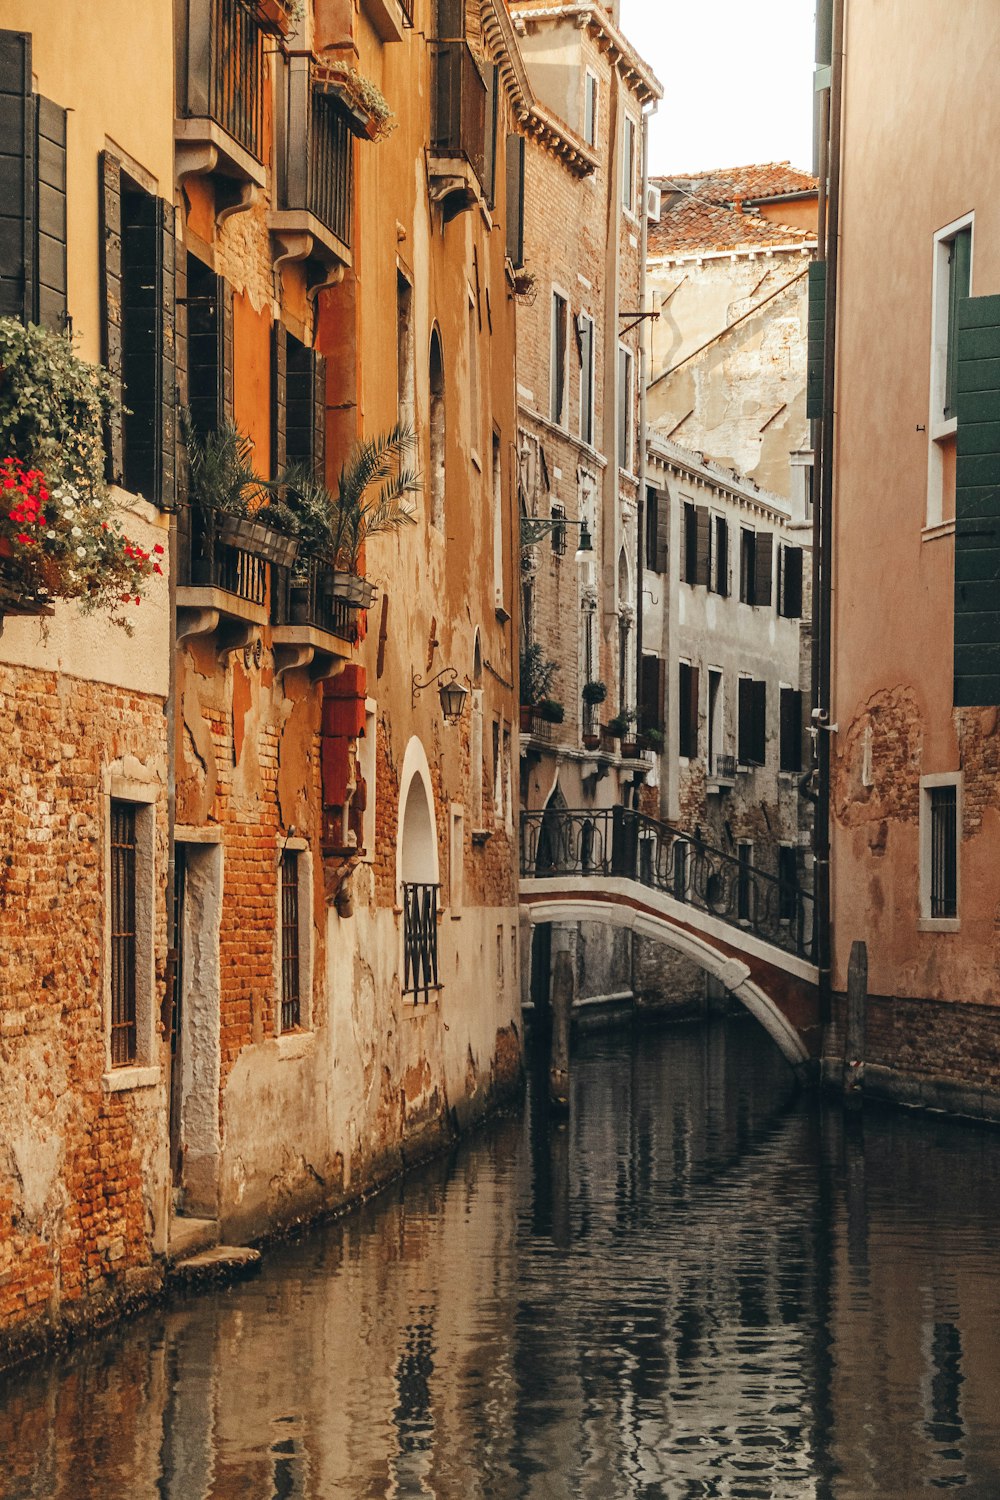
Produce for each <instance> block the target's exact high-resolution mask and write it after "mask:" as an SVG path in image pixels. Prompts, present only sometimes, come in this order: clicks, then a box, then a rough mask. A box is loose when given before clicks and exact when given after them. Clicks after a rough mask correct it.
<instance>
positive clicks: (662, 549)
mask: <svg viewBox="0 0 1000 1500" xmlns="http://www.w3.org/2000/svg"><path fill="white" fill-rule="evenodd" d="M669 515H670V510H669V505H668V501H667V497H666V495H661V494H660V493H659V491H657V490H654V489H653V487H652V486H651V485H650V486H647V489H646V517H645V520H646V567H647V568H649V569H650V571H651V572H653V573H665V572H666V571H667V543H668V540H669V533H668V525H669Z"/></svg>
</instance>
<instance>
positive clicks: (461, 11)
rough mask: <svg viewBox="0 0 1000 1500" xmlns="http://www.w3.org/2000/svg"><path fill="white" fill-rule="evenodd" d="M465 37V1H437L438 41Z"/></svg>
mask: <svg viewBox="0 0 1000 1500" xmlns="http://www.w3.org/2000/svg"><path fill="white" fill-rule="evenodd" d="M464 36H465V0H437V40H439V41H452V40H454V39H456V38H458V37H464Z"/></svg>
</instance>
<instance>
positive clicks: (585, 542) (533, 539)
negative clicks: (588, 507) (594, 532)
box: [521, 516, 594, 562]
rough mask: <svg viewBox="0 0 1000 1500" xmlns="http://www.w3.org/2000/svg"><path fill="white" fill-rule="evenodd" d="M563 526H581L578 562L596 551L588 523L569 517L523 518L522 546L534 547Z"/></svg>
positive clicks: (577, 550)
mask: <svg viewBox="0 0 1000 1500" xmlns="http://www.w3.org/2000/svg"><path fill="white" fill-rule="evenodd" d="M563 526H579V528H580V540H579V542H578V544H577V549H576V561H577V562H582V561H583V559H584V558H585V557H587V556H588V554H589V553H591V552H593V550H594V542H593V538H592V537H591V535H590V530H589V528H588V526H587V523H586V521H573V520H571V519H570V518H569V516H522V517H521V546H522V547H534V546H535V545H536V544H537V543H538V542H540V541H541V540H542V537H545V536H551V535H552V533H553V532H554V531H557V530H558V529H559V528H560V527H563Z"/></svg>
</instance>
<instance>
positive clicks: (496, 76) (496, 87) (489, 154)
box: [483, 63, 500, 208]
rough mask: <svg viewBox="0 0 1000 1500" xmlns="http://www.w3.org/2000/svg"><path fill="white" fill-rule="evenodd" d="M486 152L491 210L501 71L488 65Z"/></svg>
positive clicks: (485, 174)
mask: <svg viewBox="0 0 1000 1500" xmlns="http://www.w3.org/2000/svg"><path fill="white" fill-rule="evenodd" d="M485 71H486V150H485V152H484V158H483V192H484V193H485V194H486V201H487V203H488V204H489V206H490V208H493V207H494V205H495V203H496V186H497V114H498V110H499V104H500V69H499V67H498V66H497V64H496V63H487V64H486V70H485Z"/></svg>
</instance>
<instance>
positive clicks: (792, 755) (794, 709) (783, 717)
mask: <svg viewBox="0 0 1000 1500" xmlns="http://www.w3.org/2000/svg"><path fill="white" fill-rule="evenodd" d="M778 717H779V749H778V765H779V768H780V769H781V770H782V771H801V770H802V694H801V693H800V692H799V691H798V690H797V689H796V688H788V687H783V688H782V689H781V691H780V695H779V700H778Z"/></svg>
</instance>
